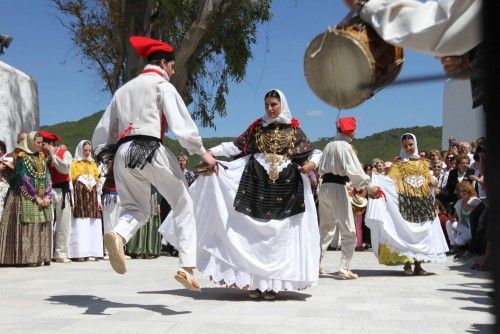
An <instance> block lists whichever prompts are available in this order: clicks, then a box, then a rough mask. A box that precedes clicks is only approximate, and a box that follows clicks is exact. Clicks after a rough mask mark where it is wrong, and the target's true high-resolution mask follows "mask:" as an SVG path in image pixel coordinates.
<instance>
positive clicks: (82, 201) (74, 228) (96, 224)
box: [68, 140, 103, 261]
mask: <svg viewBox="0 0 500 334" xmlns="http://www.w3.org/2000/svg"><path fill="white" fill-rule="evenodd" d="M91 153H92V144H91V143H90V141H88V140H82V141H80V143H78V146H77V147H76V151H75V156H74V160H73V162H72V163H71V167H70V171H69V174H70V177H71V182H72V184H73V200H74V203H73V218H72V220H71V231H70V235H69V245H68V257H69V258H72V259H76V260H77V261H84V260H91V261H92V260H95V258H96V257H103V242H102V221H101V213H100V210H101V209H102V205H101V199H100V196H98V182H99V169H98V167H97V164H96V163H95V161H94V159H93V158H92V154H91Z"/></svg>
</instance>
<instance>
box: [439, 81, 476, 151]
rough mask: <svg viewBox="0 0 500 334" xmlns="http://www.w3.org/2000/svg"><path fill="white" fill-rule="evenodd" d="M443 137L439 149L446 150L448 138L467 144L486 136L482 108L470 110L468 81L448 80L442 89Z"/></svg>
mask: <svg viewBox="0 0 500 334" xmlns="http://www.w3.org/2000/svg"><path fill="white" fill-rule="evenodd" d="M443 103H444V105H443V135H442V138H441V147H442V148H443V149H447V148H448V138H449V137H455V138H456V139H457V140H465V141H468V142H469V143H470V142H471V141H475V140H476V139H477V138H479V137H485V136H486V128H485V118H486V117H485V114H484V111H483V107H482V106H480V107H477V108H474V109H472V94H471V87H470V81H469V80H457V79H449V80H448V81H446V83H445V87H444V102H443Z"/></svg>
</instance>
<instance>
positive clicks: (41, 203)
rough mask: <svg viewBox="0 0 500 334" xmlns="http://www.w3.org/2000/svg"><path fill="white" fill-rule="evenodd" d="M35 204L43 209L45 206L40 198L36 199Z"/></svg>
mask: <svg viewBox="0 0 500 334" xmlns="http://www.w3.org/2000/svg"><path fill="white" fill-rule="evenodd" d="M35 204H36V205H37V206H38V207H40V208H41V207H42V206H43V199H41V198H40V197H38V196H37V197H35Z"/></svg>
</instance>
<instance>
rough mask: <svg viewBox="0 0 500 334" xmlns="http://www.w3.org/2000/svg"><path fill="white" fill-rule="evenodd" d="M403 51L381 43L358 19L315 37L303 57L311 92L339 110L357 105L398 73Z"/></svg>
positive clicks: (371, 30)
mask: <svg viewBox="0 0 500 334" xmlns="http://www.w3.org/2000/svg"><path fill="white" fill-rule="evenodd" d="M402 65H403V49H402V48H399V47H395V46H392V45H390V44H387V43H386V42H384V41H383V40H382V39H381V38H380V37H379V36H378V35H377V33H376V32H375V31H374V30H373V29H372V28H371V27H370V26H368V25H367V24H365V23H364V22H363V21H361V20H360V19H359V18H358V17H355V18H353V19H351V20H350V21H348V23H347V24H346V25H344V26H343V27H342V28H332V29H329V30H328V31H326V32H324V33H321V34H319V35H318V36H316V37H315V38H314V39H313V40H312V41H311V43H310V44H309V46H308V47H307V50H306V54H305V56H304V72H305V76H306V79H307V83H308V84H309V86H310V87H311V89H312V91H313V92H314V93H315V94H316V95H317V96H318V97H319V98H321V99H322V100H323V101H325V102H327V103H328V104H330V105H332V106H334V107H337V108H339V109H346V108H353V107H355V106H357V105H360V104H361V103H363V102H364V101H366V100H367V99H369V98H370V97H371V96H373V95H374V94H375V93H376V92H377V91H379V90H380V89H382V88H384V87H385V86H387V85H388V84H390V83H391V82H392V81H393V80H394V79H396V77H397V76H398V74H399V72H400V71H401V67H402Z"/></svg>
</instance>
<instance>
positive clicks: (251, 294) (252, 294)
mask: <svg viewBox="0 0 500 334" xmlns="http://www.w3.org/2000/svg"><path fill="white" fill-rule="evenodd" d="M261 295H262V291H260V290H259V289H255V290H252V291H250V292H249V293H248V297H249V298H251V299H259V298H260V296H261Z"/></svg>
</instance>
